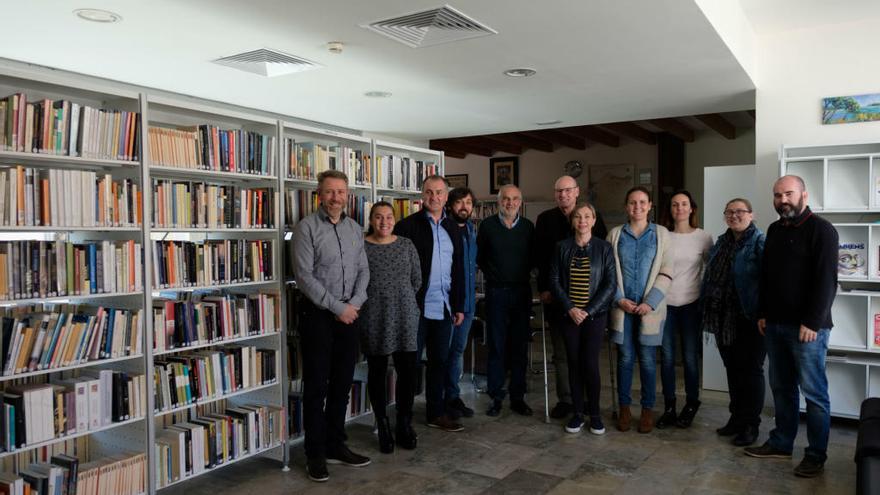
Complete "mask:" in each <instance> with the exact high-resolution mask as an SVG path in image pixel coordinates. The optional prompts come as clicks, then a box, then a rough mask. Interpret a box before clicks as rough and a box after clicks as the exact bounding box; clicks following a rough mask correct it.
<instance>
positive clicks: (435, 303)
mask: <svg viewBox="0 0 880 495" xmlns="http://www.w3.org/2000/svg"><path fill="white" fill-rule="evenodd" d="M447 194H448V187H447V185H446V179H444V178H443V177H440V176H439V175H432V176H430V177H428V178H427V179H425V182H424V183H423V184H422V208H423V209H422V210H421V211H417V212H415V213H413V214H412V215H410V216H408V217H406V218H404V219H403V220H401V221H400V222H398V223H397V225H395V226H394V233H395V234H397V235H400V236H403V237H406V238H408V239H410V240H411V241H412V242H413V244H415V246H416V251H418V253H419V262H420V264H421V269H422V286H421V287H420V288H419V290H418V292H417V293H416V300H417V301H418V303H419V308H420V309H421V310H422V316H421V319H420V320H419V338H418V341H419V354H420V355H421V351H422V349H425V348H427V351H428V371H427V376H426V379H425V381H426V383H425V401H426V402H427V420H428V426H430V427H432V428H439V429H441V430H444V431H461V430H463V429H464V427H463V426H461V425H460V424H459V423H456V422H455V421H453V420H452V419H451V418H450V417H449V416H448V415H447V411H446V402H447V400H446V399H447V398H446V397H444V386H443V385H444V377H445V376H446V374H447V368H448V367H449V362H448V361H449V345H450V340H451V338H452V327H453V325H460V324H461V322H462V320H464V313H463V307H464V257H463V247H462V235H461V231H460V230H459V227H458V224H457V223H456V222H455V221H454V220H453V219H452V218H449V217H447V216H446V209H445V205H446V197H447Z"/></svg>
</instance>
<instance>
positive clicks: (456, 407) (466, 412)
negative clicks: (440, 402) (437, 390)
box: [446, 397, 474, 418]
mask: <svg viewBox="0 0 880 495" xmlns="http://www.w3.org/2000/svg"><path fill="white" fill-rule="evenodd" d="M446 408H447V409H448V410H450V411H455V412H457V413H458V417H459V418H462V417H464V418H472V417H474V410H473V409H471V408H469V407H468V406H467V405H465V403H464V401H463V400H461V397H456V398H454V399H452V400H451V401H449V404H448V405H447V406H446Z"/></svg>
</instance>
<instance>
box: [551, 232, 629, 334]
mask: <svg viewBox="0 0 880 495" xmlns="http://www.w3.org/2000/svg"><path fill="white" fill-rule="evenodd" d="M578 249H580V248H579V246H578V245H577V244H575V242H574V237H569V238H568V239H565V240H562V241H559V242H558V243H556V250H555V251H554V254H553V259H552V260H551V261H550V277H549V278H550V280H549V282H550V293H551V294H552V295H553V302H554V304H555V305H556V307H557V308H558V309H559V310H561V311H563V312H566V313H567V312H568V310H570V309H571V308H573V307H574V304H572V303H571V300H570V299H569V298H568V288H569V284H570V271H569V266H571V258H572V257H573V256H574V254H575V252H577V250H578ZM584 249H585V250H586V255H587V256H589V257H590V301H589V302H588V303H587V307H586V308H584V310H585V311H586V312H587V313H588V314H589V315H590V318H592V317H594V316H598V315H600V314H602V313H604V312H606V311H608V309H609V308H610V307H611V303H612V302H613V300H614V293H615V292H616V291H617V269H616V268H615V266H614V254H613V252H612V251H611V244H609V243H608V242H607V241H605V240H604V239H599V238H597V237H592V238H591V239H590V242H588V243H587V245H586V247H584Z"/></svg>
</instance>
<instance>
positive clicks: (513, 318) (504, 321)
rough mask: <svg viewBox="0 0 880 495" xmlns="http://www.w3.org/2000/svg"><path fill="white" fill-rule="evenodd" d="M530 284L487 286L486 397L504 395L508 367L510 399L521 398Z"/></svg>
mask: <svg viewBox="0 0 880 495" xmlns="http://www.w3.org/2000/svg"><path fill="white" fill-rule="evenodd" d="M531 302H532V294H531V288H529V287H528V286H522V287H488V288H487V289H486V313H487V317H488V327H487V328H488V333H487V334H488V339H487V340H488V347H489V359H488V363H487V368H488V370H487V373H486V375H487V376H486V379H487V382H488V383H487V388H488V393H489V397H492V399H494V400H501V399H504V396H505V392H504V382H505V376H506V375H507V368H508V367H509V368H510V399H511V400H522V399H523V397H524V396H525V393H526V368H527V367H528V352H529V351H528V350H529V311H530V310H531Z"/></svg>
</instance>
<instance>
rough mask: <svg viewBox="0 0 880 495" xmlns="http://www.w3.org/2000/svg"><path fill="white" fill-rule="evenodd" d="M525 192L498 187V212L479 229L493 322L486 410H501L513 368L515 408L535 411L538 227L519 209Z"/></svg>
mask: <svg viewBox="0 0 880 495" xmlns="http://www.w3.org/2000/svg"><path fill="white" fill-rule="evenodd" d="M520 206H522V193H521V192H520V190H519V188H518V187H516V186H514V185H513V184H507V185H506V186H501V189H499V190H498V214H497V215H492V216H491V217H489V218H487V219H485V220H483V221H482V222H480V230H479V233H478V234H477V265H479V267H480V270H482V272H483V275H485V276H486V316H487V318H486V320H487V322H488V331H487V332H486V334H487V337H488V338H487V344H488V347H489V359H488V363H487V373H486V375H487V381H488V384H487V388H488V393H489V397H491V398H492V404H491V405H490V406H489V410H488V411H486V414H487V415H489V416H498V415H499V414H501V405H502V400H503V399H504V396H505V391H504V382H505V381H506V380H505V377H506V374H507V373H506V371H507V366H505V362H507V363H509V368H510V409H511V410H513V412H515V413H517V414H520V415H523V416H531V415H532V409H531V408H530V407H529V405H528V404H526V401H525V393H526V368H527V366H528V346H529V311H530V308H531V302H532V288H531V285H530V278H531V271H532V266H533V265H534V263H533V261H534V241H535V239H534V234H535V227H534V225H532V222H531V220H529V219H528V218H523V217H521V216H520V215H519V208H520Z"/></svg>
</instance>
